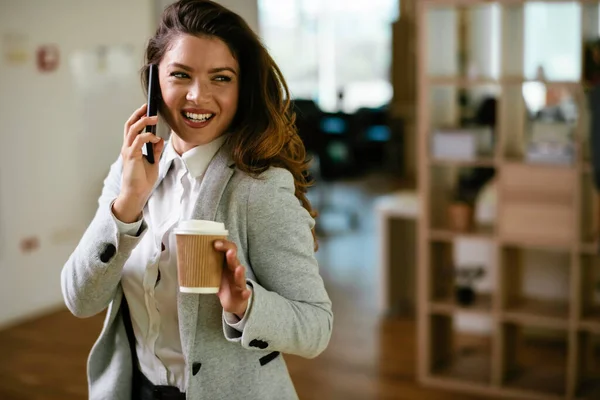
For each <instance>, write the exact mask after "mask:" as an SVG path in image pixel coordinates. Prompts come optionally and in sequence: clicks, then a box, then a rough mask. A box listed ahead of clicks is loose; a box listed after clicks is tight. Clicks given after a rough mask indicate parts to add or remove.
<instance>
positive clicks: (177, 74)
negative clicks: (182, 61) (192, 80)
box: [170, 72, 190, 79]
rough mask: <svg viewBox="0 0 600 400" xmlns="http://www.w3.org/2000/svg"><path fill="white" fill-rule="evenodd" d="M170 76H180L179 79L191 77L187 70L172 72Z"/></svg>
mask: <svg viewBox="0 0 600 400" xmlns="http://www.w3.org/2000/svg"><path fill="white" fill-rule="evenodd" d="M170 76H172V77H175V78H178V79H186V78H189V77H190V76H189V75H188V74H186V73H185V72H171V74H170Z"/></svg>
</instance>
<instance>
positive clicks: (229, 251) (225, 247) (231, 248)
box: [215, 240, 240, 271]
mask: <svg viewBox="0 0 600 400" xmlns="http://www.w3.org/2000/svg"><path fill="white" fill-rule="evenodd" d="M215 249H217V250H218V251H222V252H225V258H226V260H227V267H228V268H229V269H230V270H231V271H235V268H236V267H237V266H238V265H240V262H239V260H238V258H237V246H236V245H235V243H233V242H230V241H228V240H217V241H215Z"/></svg>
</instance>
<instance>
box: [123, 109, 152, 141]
mask: <svg viewBox="0 0 600 400" xmlns="http://www.w3.org/2000/svg"><path fill="white" fill-rule="evenodd" d="M157 123H158V116H157V115H155V116H154V117H143V118H140V120H139V121H137V122H136V123H135V124H133V125H131V127H130V128H129V133H127V136H126V137H125V146H126V147H129V146H131V145H132V144H133V141H134V140H135V138H136V137H137V136H138V135H139V134H140V133H142V132H143V131H144V128H146V127H147V126H152V125H156V124H157Z"/></svg>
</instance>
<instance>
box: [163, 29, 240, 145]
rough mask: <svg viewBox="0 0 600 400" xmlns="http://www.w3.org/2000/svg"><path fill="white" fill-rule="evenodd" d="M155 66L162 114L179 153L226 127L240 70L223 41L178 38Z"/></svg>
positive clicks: (232, 113) (233, 109)
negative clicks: (171, 131)
mask: <svg viewBox="0 0 600 400" xmlns="http://www.w3.org/2000/svg"><path fill="white" fill-rule="evenodd" d="M158 68H159V77H160V90H161V94H162V98H163V101H164V105H165V109H164V110H163V111H164V112H163V114H164V117H165V120H166V122H167V123H168V124H169V126H170V127H171V129H172V130H173V132H174V135H172V141H173V146H174V148H175V150H176V151H177V152H178V153H179V154H183V153H185V152H186V151H188V150H190V149H192V148H194V147H196V146H199V145H203V144H206V143H209V142H211V141H213V140H214V139H216V138H217V137H219V136H221V135H222V134H223V133H225V132H226V131H227V129H228V128H229V125H230V124H231V121H232V120H233V117H234V116H235V113H236V111H237V104H238V95H239V74H240V71H239V65H238V62H237V61H236V59H235V58H234V57H233V55H232V54H231V52H230V51H229V48H228V47H227V45H226V44H225V42H223V41H222V40H220V39H217V38H214V37H197V36H192V35H186V34H182V35H179V36H176V37H175V38H174V39H173V40H172V42H171V47H170V49H169V50H168V51H167V52H166V53H165V55H164V57H163V58H162V60H161V62H160V64H159V66H158Z"/></svg>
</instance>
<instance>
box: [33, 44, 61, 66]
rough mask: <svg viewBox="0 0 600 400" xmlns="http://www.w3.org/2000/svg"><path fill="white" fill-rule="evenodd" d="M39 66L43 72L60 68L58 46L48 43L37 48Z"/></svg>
mask: <svg viewBox="0 0 600 400" xmlns="http://www.w3.org/2000/svg"><path fill="white" fill-rule="evenodd" d="M36 58H37V67H38V70H39V71H41V72H52V71H54V70H55V69H56V68H58V64H59V61H60V54H59V51H58V46H56V45H54V44H46V45H43V46H40V47H39V48H38V50H37V56H36Z"/></svg>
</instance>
